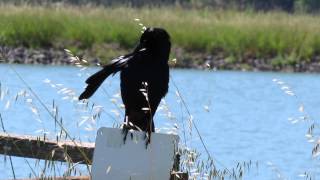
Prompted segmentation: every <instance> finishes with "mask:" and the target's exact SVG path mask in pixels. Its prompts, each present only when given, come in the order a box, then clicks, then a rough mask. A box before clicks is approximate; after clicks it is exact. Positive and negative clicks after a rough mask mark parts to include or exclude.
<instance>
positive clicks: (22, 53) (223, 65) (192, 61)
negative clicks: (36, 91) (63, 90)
mask: <svg viewBox="0 0 320 180" xmlns="http://www.w3.org/2000/svg"><path fill="white" fill-rule="evenodd" d="M88 54H92V53H88V51H83V52H82V53H80V55H79V54H77V55H78V56H80V57H83V56H84V57H87V58H86V60H87V61H88V62H89V64H92V65H96V64H97V63H101V62H100V60H99V59H98V58H95V57H92V56H90V55H88ZM172 54H173V55H174V56H175V57H176V58H175V59H174V60H171V61H170V65H171V66H172V67H174V68H193V69H208V68H210V69H215V70H241V71H282V72H320V56H317V57H314V58H313V59H311V60H309V61H301V62H300V63H295V64H286V65H282V64H277V65H274V64H272V63H271V60H270V59H255V58H247V59H245V60H243V61H232V60H230V59H228V58H224V57H223V56H221V55H220V56H219V55H208V54H204V53H203V54H202V53H193V54H190V53H185V51H184V50H182V49H179V48H173V50H172ZM185 54H186V55H185ZM0 59H1V61H0V63H13V64H44V65H71V64H73V63H72V62H71V61H70V57H69V55H68V53H67V52H66V51H65V50H64V49H63V48H60V49H59V48H37V49H33V48H26V47H4V46H2V47H1V46H0ZM176 59H177V60H176ZM104 63H105V62H102V63H101V64H104Z"/></svg>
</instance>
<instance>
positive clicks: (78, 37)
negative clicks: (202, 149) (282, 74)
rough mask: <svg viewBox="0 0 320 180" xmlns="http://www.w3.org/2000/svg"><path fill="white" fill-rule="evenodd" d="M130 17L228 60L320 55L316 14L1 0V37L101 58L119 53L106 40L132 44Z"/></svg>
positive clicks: (178, 43)
mask: <svg viewBox="0 0 320 180" xmlns="http://www.w3.org/2000/svg"><path fill="white" fill-rule="evenodd" d="M134 18H139V19H141V23H143V24H144V25H146V26H161V27H164V28H166V29H167V30H168V31H169V33H170V34H171V36H172V41H173V44H174V45H175V47H179V48H182V49H184V50H187V52H195V53H202V54H213V55H219V56H222V57H228V58H229V59H231V61H234V60H235V61H237V60H242V61H243V60H245V59H247V58H252V57H253V58H258V59H259V58H263V59H279V57H283V58H280V59H285V62H280V63H296V61H302V60H303V61H308V60H310V59H312V58H313V57H315V56H317V55H319V54H320V18H319V17H318V16H312V15H306V14H293V15H292V14H291V15H290V14H286V13H281V12H269V13H254V12H236V11H219V10H190V9H189V10H186V9H180V8H152V9H150V8H142V9H132V8H124V7H118V8H102V7H101V8H97V7H31V6H19V7H16V6H9V5H3V6H0V37H1V39H0V41H1V43H3V44H5V45H11V46H18V45H24V46H27V47H50V46H51V47H52V46H53V47H66V48H70V49H96V50H95V52H96V53H97V56H103V57H105V56H109V55H110V54H111V55H114V54H117V52H114V49H115V48H105V46H104V45H106V44H109V45H110V44H114V45H115V47H118V45H119V47H120V49H126V48H129V47H132V46H134V45H135V43H136V41H137V39H138V37H139V35H140V33H139V32H140V31H141V26H139V25H138V24H139V23H140V22H137V21H134ZM107 47H109V46H107ZM99 49H101V50H99ZM230 57H231V58H230ZM275 62H276V61H275Z"/></svg>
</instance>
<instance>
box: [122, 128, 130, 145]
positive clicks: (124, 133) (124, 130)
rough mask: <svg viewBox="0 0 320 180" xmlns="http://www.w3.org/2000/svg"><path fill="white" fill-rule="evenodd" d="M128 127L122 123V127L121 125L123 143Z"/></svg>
mask: <svg viewBox="0 0 320 180" xmlns="http://www.w3.org/2000/svg"><path fill="white" fill-rule="evenodd" d="M129 129H130V128H129V127H128V126H127V125H126V124H124V125H123V127H122V135H123V144H125V143H126V140H127V135H128V132H129Z"/></svg>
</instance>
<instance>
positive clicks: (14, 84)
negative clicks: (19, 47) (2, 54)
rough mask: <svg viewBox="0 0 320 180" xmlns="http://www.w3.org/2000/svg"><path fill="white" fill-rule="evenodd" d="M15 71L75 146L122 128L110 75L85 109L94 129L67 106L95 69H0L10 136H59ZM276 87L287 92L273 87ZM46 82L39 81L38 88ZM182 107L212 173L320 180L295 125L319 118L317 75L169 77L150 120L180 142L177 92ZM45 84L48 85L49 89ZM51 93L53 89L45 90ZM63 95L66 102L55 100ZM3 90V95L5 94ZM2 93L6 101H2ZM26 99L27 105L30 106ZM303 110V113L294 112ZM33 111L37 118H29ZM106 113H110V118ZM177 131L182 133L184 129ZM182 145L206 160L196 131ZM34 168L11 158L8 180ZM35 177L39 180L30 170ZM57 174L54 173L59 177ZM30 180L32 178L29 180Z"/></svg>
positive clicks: (4, 166) (1, 161) (186, 73)
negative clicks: (94, 108) (55, 112)
mask: <svg viewBox="0 0 320 180" xmlns="http://www.w3.org/2000/svg"><path fill="white" fill-rule="evenodd" d="M12 68H14V69H15V70H16V71H17V72H18V73H19V74H20V75H21V76H22V78H23V79H24V80H25V81H26V82H27V84H28V86H30V87H31V88H32V89H33V91H34V92H35V93H36V94H37V95H38V97H39V98H40V99H41V100H42V101H43V102H44V103H45V104H46V106H47V107H49V109H51V107H52V103H53V100H54V101H55V104H56V105H58V107H59V115H60V116H61V117H63V124H64V126H65V127H66V128H67V129H68V131H69V132H70V134H71V136H73V137H76V139H79V138H80V139H81V140H82V141H91V142H93V141H94V138H95V130H96V128H98V127H100V126H113V124H115V123H117V122H121V121H122V114H121V112H120V116H119V117H118V116H116V115H115V113H114V111H118V109H117V108H116V106H115V105H114V104H113V103H112V102H111V101H110V98H114V100H117V101H118V102H121V99H120V98H119V97H117V96H115V94H117V93H119V80H118V79H119V77H118V76H117V75H116V76H114V77H112V78H109V79H108V80H107V81H106V82H105V83H104V88H105V90H106V92H104V91H103V90H101V89H99V91H98V92H97V94H95V95H94V97H93V98H92V100H91V102H95V103H96V104H98V105H101V106H103V109H104V112H103V113H102V114H101V118H100V119H98V120H97V121H90V120H87V121H82V120H83V119H82V118H83V116H88V115H89V114H90V111H89V112H88V111H86V110H85V108H83V105H81V104H78V103H79V102H78V101H73V102H72V101H71V100H70V98H69V99H67V98H66V94H68V93H70V92H71V91H70V92H68V89H71V90H72V91H74V92H75V95H78V94H79V93H80V92H81V91H82V90H83V87H84V86H85V84H84V80H85V79H86V73H87V72H89V73H90V72H91V73H92V72H94V71H96V70H97V68H89V69H88V70H84V71H80V70H79V68H76V67H65V66H29V65H13V66H10V65H3V64H2V65H0V82H1V90H2V91H3V92H2V94H4V96H3V97H2V98H1V99H0V113H1V115H2V118H3V122H4V126H5V130H6V131H8V132H10V133H15V134H30V135H41V134H43V132H46V133H48V136H51V137H55V134H56V133H58V132H59V130H60V129H59V128H58V127H57V128H55V123H54V120H53V119H52V118H51V117H50V116H49V114H48V113H47V112H46V110H45V109H44V108H43V107H42V106H41V105H40V104H39V102H38V101H37V100H36V98H34V97H33V96H32V95H31V93H30V91H29V90H28V88H27V87H26V85H25V84H23V82H22V81H21V80H20V79H19V78H18V77H17V75H16V74H15V73H14V71H13V69H12ZM273 79H280V80H281V81H282V82H285V83H286V85H283V84H281V83H280V84H279V83H277V82H273ZM44 80H46V81H44ZM172 80H173V81H174V82H175V84H176V85H177V87H178V88H179V90H180V93H181V96H182V97H183V99H184V101H185V102H186V104H187V106H188V108H189V110H190V112H191V114H192V116H193V117H194V119H193V120H194V122H195V123H196V125H197V127H198V129H199V130H200V133H201V135H202V137H203V139H204V141H205V144H206V145H207V147H208V149H209V151H210V154H211V155H212V156H213V157H214V158H215V159H217V160H218V161H219V163H218V164H217V166H218V167H219V168H222V167H227V168H232V167H235V166H236V164H237V162H243V161H247V162H248V161H250V160H251V161H253V162H258V168H256V167H255V165H254V166H253V167H252V168H251V169H250V170H249V172H247V173H246V174H245V176H244V179H279V176H281V177H280V179H281V178H282V179H303V178H302V177H300V176H299V175H301V174H303V173H304V172H309V173H310V174H311V175H312V176H313V177H314V179H318V178H320V171H319V168H318V167H319V159H314V158H313V157H312V153H311V151H312V148H313V144H312V143H309V142H307V141H308V139H307V138H306V137H305V135H306V133H307V130H308V128H309V126H310V124H311V123H312V121H294V120H288V118H299V117H300V116H303V115H304V114H305V113H304V112H307V115H309V116H310V119H311V120H313V121H315V122H317V120H318V117H320V111H319V109H320V108H319V107H320V106H319V105H320V98H319V92H320V75H318V74H293V73H264V72H229V71H209V70H207V71H200V70H171V83H170V89H169V93H168V95H167V96H166V98H165V101H166V104H167V106H168V107H169V109H170V112H171V116H173V117H174V118H175V119H173V120H170V119H169V118H168V113H167V112H166V111H165V110H164V109H163V108H162V109H160V110H159V112H158V113H157V116H156V118H155V121H156V127H158V128H160V131H161V132H163V131H171V130H170V129H168V128H172V127H173V126H172V124H174V123H176V124H177V125H178V126H179V130H178V132H179V133H180V136H181V138H182V140H181V141H182V142H184V139H183V133H182V131H183V129H185V132H187V135H188V134H189V130H188V123H187V119H188V118H187V116H188V114H187V112H186V110H185V109H184V107H183V106H182V105H181V102H180V101H181V99H180V98H179V97H178V96H177V95H176V91H177V89H176V88H175V86H174V85H173V83H172V82H173V81H172ZM49 81H50V82H49ZM52 85H55V87H52ZM287 85H289V86H290V88H291V89H292V91H293V93H294V94H296V95H297V98H296V97H295V96H289V95H287V94H285V93H284V90H281V87H283V86H287ZM62 88H68V89H65V91H64V92H67V93H66V94H63V93H61V92H60V93H58V91H59V90H61V89H62ZM7 90H8V91H7ZM21 90H27V92H28V93H29V94H30V97H22V96H19V98H18V100H17V101H15V96H16V94H17V93H18V92H20V91H21ZM5 92H6V93H5ZM31 99H32V100H31ZM301 103H303V104H304V110H305V111H304V112H300V111H299V107H300V104H301ZM35 109H36V110H37V112H39V113H38V114H35V113H34V112H32V110H33V111H34V110H35ZM112 110H113V112H111V111H112ZM183 127H184V128H183ZM186 143H187V145H188V146H190V147H192V148H196V149H197V150H198V151H199V152H201V153H202V156H203V157H205V156H206V154H205V151H204V148H203V146H202V145H201V143H200V140H199V138H198V136H197V135H196V131H195V130H194V129H193V131H192V136H189V135H188V136H187V139H186ZM27 161H28V162H29V163H30V164H31V166H32V167H34V166H35V161H34V160H31V159H23V158H13V166H14V168H15V174H16V176H17V177H19V178H23V177H28V176H29V175H30V173H31V170H30V167H29V166H28V165H27ZM0 172H1V173H0V179H8V178H13V175H12V171H11V166H10V163H9V161H8V159H6V161H5V157H4V156H2V155H0ZM35 173H40V169H39V168H38V167H37V166H36V168H35ZM59 173H60V174H61V172H58V174H59ZM31 175H32V174H31Z"/></svg>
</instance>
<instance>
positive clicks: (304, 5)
mask: <svg viewBox="0 0 320 180" xmlns="http://www.w3.org/2000/svg"><path fill="white" fill-rule="evenodd" d="M0 3H13V4H26V3H27V4H52V3H66V4H72V5H86V4H92V5H98V6H100V5H102V6H111V5H121V6H123V5H126V6H131V7H142V6H166V5H170V6H172V5H177V6H182V7H187V8H190V7H196V8H208V7H209V8H216V9H219V8H223V9H238V10H246V9H253V10H258V11H260V10H262V11H270V10H275V9H277V10H284V11H288V12H294V11H299V12H300V11H304V12H313V13H314V12H317V11H319V10H320V1H319V0H152V1H150V0H0Z"/></svg>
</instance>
